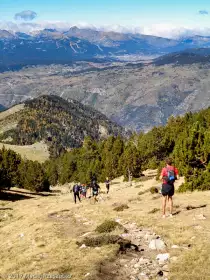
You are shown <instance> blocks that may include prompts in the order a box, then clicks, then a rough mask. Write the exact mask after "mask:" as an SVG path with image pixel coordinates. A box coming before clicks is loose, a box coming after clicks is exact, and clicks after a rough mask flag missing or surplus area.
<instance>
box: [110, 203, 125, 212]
mask: <svg viewBox="0 0 210 280" xmlns="http://www.w3.org/2000/svg"><path fill="white" fill-rule="evenodd" d="M125 209H129V207H128V205H127V204H121V205H119V206H117V207H115V208H114V209H113V210H114V211H117V212H120V211H123V210H125Z"/></svg>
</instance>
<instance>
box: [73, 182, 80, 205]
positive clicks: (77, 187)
mask: <svg viewBox="0 0 210 280" xmlns="http://www.w3.org/2000/svg"><path fill="white" fill-rule="evenodd" d="M80 191H81V186H80V183H79V184H75V185H74V186H73V193H74V202H75V204H76V203H77V198H78V200H79V201H80V202H81V199H80Z"/></svg>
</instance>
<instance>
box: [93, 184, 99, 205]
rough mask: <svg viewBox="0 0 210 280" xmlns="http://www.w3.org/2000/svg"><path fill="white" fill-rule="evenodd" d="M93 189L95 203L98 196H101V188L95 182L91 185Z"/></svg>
mask: <svg viewBox="0 0 210 280" xmlns="http://www.w3.org/2000/svg"><path fill="white" fill-rule="evenodd" d="M91 188H92V195H93V197H94V199H95V201H98V199H97V196H98V194H99V189H100V186H99V185H98V184H97V183H96V182H93V183H92V184H91Z"/></svg>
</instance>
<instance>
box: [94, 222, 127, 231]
mask: <svg viewBox="0 0 210 280" xmlns="http://www.w3.org/2000/svg"><path fill="white" fill-rule="evenodd" d="M117 228H119V229H123V226H122V225H120V224H119V223H118V222H115V221H113V220H106V221H104V222H103V223H102V224H100V225H99V226H97V228H96V230H95V231H96V232H98V233H109V232H112V231H113V230H115V229H117Z"/></svg>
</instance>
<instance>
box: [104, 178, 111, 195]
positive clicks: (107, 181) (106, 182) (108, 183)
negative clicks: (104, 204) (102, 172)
mask: <svg viewBox="0 0 210 280" xmlns="http://www.w3.org/2000/svg"><path fill="white" fill-rule="evenodd" d="M105 185H106V190H107V194H108V193H109V188H110V181H109V178H108V177H107V178H106V181H105Z"/></svg>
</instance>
